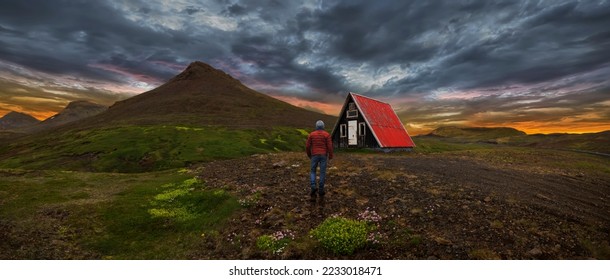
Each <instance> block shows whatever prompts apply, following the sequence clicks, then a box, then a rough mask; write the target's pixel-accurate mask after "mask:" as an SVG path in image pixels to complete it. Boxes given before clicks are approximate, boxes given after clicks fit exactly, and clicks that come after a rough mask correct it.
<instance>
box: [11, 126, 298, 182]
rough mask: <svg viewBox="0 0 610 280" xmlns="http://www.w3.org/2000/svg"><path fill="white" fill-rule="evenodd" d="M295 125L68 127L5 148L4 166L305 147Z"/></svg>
mask: <svg viewBox="0 0 610 280" xmlns="http://www.w3.org/2000/svg"><path fill="white" fill-rule="evenodd" d="M306 137H307V132H306V131H304V130H301V129H294V128H275V129H273V130H232V129H226V128H221V127H184V126H123V127H116V128H101V129H94V130H83V131H69V132H65V133H61V134H58V133H54V134H49V135H48V136H36V137H31V139H27V138H26V139H22V140H20V141H18V142H16V143H13V144H10V145H9V144H5V145H4V146H0V168H25V169H58V170H77V171H94V172H146V171H156V170H165V169H170V168H180V167H185V166H188V165H189V164H191V163H194V162H205V161H211V160H216V159H227V158H236V157H241V156H245V155H251V154H255V153H266V152H273V151H295V150H300V149H303V145H304V143H305V139H306Z"/></svg>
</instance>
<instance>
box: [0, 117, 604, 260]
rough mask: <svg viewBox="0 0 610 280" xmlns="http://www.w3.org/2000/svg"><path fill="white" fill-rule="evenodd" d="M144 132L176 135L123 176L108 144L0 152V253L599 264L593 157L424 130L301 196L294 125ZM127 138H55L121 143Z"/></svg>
mask: <svg viewBox="0 0 610 280" xmlns="http://www.w3.org/2000/svg"><path fill="white" fill-rule="evenodd" d="M164 129H166V130H171V132H172V133H167V131H163V130H164ZM155 130H158V131H161V132H159V135H166V137H167V138H168V139H162V140H159V141H150V143H149V144H146V145H151V146H155V145H157V146H160V147H163V146H162V145H164V143H174V144H165V145H168V146H170V145H171V146H172V147H174V150H173V151H175V152H173V153H170V152H164V153H161V154H160V155H159V156H158V157H157V158H155V159H156V160H155V161H154V162H155V164H154V165H150V166H152V167H150V166H148V165H145V164H144V165H142V164H135V165H134V164H132V163H129V162H133V161H129V160H126V161H125V162H126V165H124V167H121V170H120V171H122V172H131V173H119V172H115V171H118V170H112V166H113V165H112V164H111V163H110V162H112V161H110V160H109V161H108V162H106V161H104V159H105V158H106V157H109V158H111V159H112V160H115V161H116V160H118V159H121V158H122V157H121V156H120V155H117V154H113V153H112V149H110V150H107V149H109V148H108V147H110V146H112V145H109V146H108V147H98V148H97V151H102V152H100V154H99V157H98V158H97V159H96V160H93V161H91V160H85V161H81V160H82V159H81V158H79V157H75V156H68V155H82V154H86V153H87V152H89V151H88V150H84V149H83V150H78V149H79V145H77V144H76V145H69V144H65V145H63V144H62V143H59V144H57V145H56V147H57V148H55V149H50V148H48V147H47V148H41V150H40V151H44V152H45V153H49V154H47V156H41V158H40V159H53V158H55V157H56V156H57V155H64V156H65V158H68V159H71V160H65V158H64V161H65V162H66V163H67V164H65V165H59V164H58V161H45V160H40V161H39V160H31V161H28V158H27V156H26V153H25V152H24V153H22V154H19V156H16V157H13V158H12V159H13V160H15V159H16V160H19V163H18V164H17V163H14V161H13V162H11V160H10V159H7V158H5V159H4V160H3V161H2V163H1V164H2V169H0V173H1V179H0V259H302V258H305V259H608V258H610V245H609V244H608V240H610V236H609V234H610V218H609V217H610V202H609V200H610V164H609V163H610V160H609V159H608V158H607V157H604V156H599V155H591V154H584V153H576V152H571V151H556V150H550V149H536V148H530V147H511V146H503V145H494V144H484V143H456V142H450V141H443V139H437V138H426V137H424V138H420V139H415V141H416V144H418V147H417V148H416V149H415V151H414V152H411V153H399V154H393V153H390V154H382V153H375V152H359V153H348V152H339V153H337V155H336V159H335V160H333V161H332V163H331V165H330V167H329V178H328V185H327V187H328V194H327V196H326V199H325V200H323V201H321V200H317V201H315V202H311V201H310V200H309V196H308V182H307V174H308V161H307V158H306V156H305V155H304V153H303V152H290V151H291V150H298V149H299V148H300V144H299V143H301V141H302V140H303V137H304V136H303V135H302V133H301V132H300V131H298V130H294V129H293V130H289V129H280V130H278V131H280V132H277V131H276V132H277V133H276V134H274V133H273V132H268V133H267V134H248V135H247V137H241V138H239V139H244V138H247V139H248V140H247V141H245V142H237V143H238V144H236V145H239V143H244V144H243V145H244V147H254V148H252V149H251V150H245V152H243V154H242V153H238V154H230V155H229V156H226V157H224V158H223V157H221V156H220V155H222V154H223V153H218V154H214V153H210V154H209V156H207V157H195V159H196V160H192V159H190V158H189V155H192V154H190V153H192V152H193V151H195V152H196V151H197V147H198V146H197V145H196V144H195V143H197V142H198V141H200V140H201V139H199V140H197V141H192V142H189V141H188V139H192V137H195V139H197V138H196V135H197V134H196V133H197V132H194V133H193V131H191V132H192V133H189V134H185V135H182V136H181V134H180V132H181V131H185V130H183V129H182V128H176V127H155V128H154V129H153V131H155ZM133 131H135V130H132V133H135V132H133ZM189 131H190V130H189ZM113 133H117V134H113ZM138 133H140V132H138ZM141 133H144V132H141ZM208 133H209V134H208V135H222V133H226V130H222V129H217V130H213V129H210V130H209V131H208ZM119 135H126V136H124V137H118V136H119ZM129 135H130V134H129V133H128V134H126V133H125V131H120V130H119V131H118V132H117V131H104V132H103V133H94V132H90V134H85V135H81V136H80V138H78V137H77V136H76V135H72V136H70V137H71V138H69V140H70V143H79V142H78V141H89V140H91V139H94V138H95V137H102V138H104V137H106V138H104V139H107V140H108V141H110V140H112V141H114V142H112V143H113V145H119V144H120V145H125V144H126V143H129V141H132V140H130V137H129ZM278 135H279V136H278ZM287 135H292V136H294V138H289V137H288V136H287ZM242 136H243V135H242ZM134 137H135V136H134ZM224 137H226V135H225V136H224ZM287 137H288V138H287ZM152 139H155V138H152ZM172 139H173V140H172ZM288 139H292V140H288ZM66 141H68V140H66ZM108 141H106V142H108ZM172 141H175V142H172ZM201 141H202V140H201ZM41 143H44V141H42V142H41ZM175 143H184V146H180V145H177V144H175ZM270 143H271V144H270ZM273 143H275V144H273ZM289 143H292V144H289ZM39 145H47V146H52V145H50V144H49V143H46V144H39ZM282 145H283V146H282ZM81 146H86V147H92V146H90V145H81ZM128 146H129V147H132V148H133V149H134V150H135V151H138V152H137V153H141V152H139V151H140V150H141V151H150V150H148V149H149V148H148V147H144V148H142V147H139V146H138V145H135V144H132V145H128ZM155 147H156V146H155ZM176 147H177V148H176ZM32 149H36V147H32ZM139 149H140V150H139ZM159 150H161V151H168V150H172V149H166V148H160V149H159ZM276 150H283V151H282V152H277V151H276ZM53 151H54V152H56V153H57V154H52V152H53ZM9 152H10V151H7V150H5V151H4V153H5V154H6V153H9ZM134 153H136V152H134ZM38 154H41V155H43V154H44V153H38ZM224 154H225V155H226V153H224ZM138 155H140V154H138ZM125 158H126V159H129V158H127V157H125ZM172 160H175V161H172ZM191 160H192V161H191ZM37 162H38V163H39V164H40V165H36V163H37ZM40 162H42V163H40ZM45 162H46V163H45ZM136 162H140V158H138V161H136ZM127 163H129V164H127ZM10 164H15V165H14V166H11V165H10ZM20 165H24V166H25V167H27V168H25V169H24V168H23V166H20ZM180 165H181V166H180ZM116 166H121V165H116ZM147 166H148V167H147ZM69 167H71V168H69ZM147 168H148V169H147ZM67 169H72V170H67ZM337 228H339V230H337ZM322 236H329V237H330V239H331V240H330V241H331V242H328V240H326V239H324V238H322ZM333 242H334V243H333ZM333 244H334V245H333Z"/></svg>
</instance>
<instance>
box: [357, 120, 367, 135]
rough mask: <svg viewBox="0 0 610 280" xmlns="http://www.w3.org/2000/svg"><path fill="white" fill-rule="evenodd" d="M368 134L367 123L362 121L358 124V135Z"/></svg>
mask: <svg viewBox="0 0 610 280" xmlns="http://www.w3.org/2000/svg"><path fill="white" fill-rule="evenodd" d="M365 134H366V124H365V123H363V122H361V123H359V124H358V135H360V136H364V135H365Z"/></svg>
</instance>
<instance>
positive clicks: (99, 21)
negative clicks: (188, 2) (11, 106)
mask: <svg viewBox="0 0 610 280" xmlns="http://www.w3.org/2000/svg"><path fill="white" fill-rule="evenodd" d="M153 8H154V7H153ZM184 11H185V13H187V14H194V13H196V12H200V11H201V9H200V8H197V7H188V8H186V9H185V10H184ZM137 12H139V13H141V14H143V15H146V14H151V13H153V12H154V9H151V7H140V8H138V9H137ZM0 18H1V19H0V25H2V26H3V28H2V31H0V34H3V33H4V34H6V35H2V37H1V39H2V42H3V44H2V45H1V46H0V60H4V61H8V62H12V63H16V64H19V65H22V66H26V67H28V68H31V69H35V70H39V71H43V72H46V73H56V74H71V75H82V76H86V77H89V78H93V79H101V80H106V81H111V82H120V81H122V79H121V77H117V75H115V74H113V73H109V72H107V71H100V69H97V68H94V67H90V65H91V64H96V63H105V62H112V63H117V66H122V67H128V70H130V71H136V72H138V73H141V74H145V75H152V76H154V77H156V78H159V79H161V80H165V79H167V78H169V77H171V76H173V75H175V73H168V72H167V71H164V70H163V69H155V68H153V67H150V66H151V65H150V64H149V65H146V64H139V62H143V61H146V60H148V58H149V57H155V56H156V55H158V54H160V53H165V55H164V57H163V58H164V59H169V61H170V62H174V63H188V60H187V61H182V59H183V55H190V56H195V53H198V54H199V56H200V57H202V59H206V58H207V59H211V58H212V57H215V56H218V55H220V54H222V53H223V50H222V46H220V45H217V44H215V43H206V42H205V41H203V40H197V39H194V38H192V35H191V34H189V33H187V32H185V31H182V30H168V29H161V28H156V27H155V26H145V25H141V24H138V22H134V21H132V20H129V19H127V18H126V16H125V14H124V12H122V11H119V10H117V9H116V8H115V7H112V6H110V5H106V3H105V2H98V1H87V2H81V1H66V2H62V3H61V4H57V3H54V2H52V1H27V2H24V1H14V2H11V3H9V4H3V7H2V9H0ZM5 30H8V31H5ZM211 38H213V37H211ZM192 44H197V50H194V47H193V45H192ZM168 52H169V54H168ZM178 53H180V55H177V54H178ZM202 53H203V54H206V55H201V54H202ZM172 54H173V55H172ZM146 66H148V68H147V67H146Z"/></svg>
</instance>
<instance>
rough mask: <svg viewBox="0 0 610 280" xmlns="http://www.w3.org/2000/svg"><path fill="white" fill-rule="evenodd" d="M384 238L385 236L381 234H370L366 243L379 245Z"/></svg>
mask: <svg viewBox="0 0 610 280" xmlns="http://www.w3.org/2000/svg"><path fill="white" fill-rule="evenodd" d="M382 237H383V235H382V234H381V233H380V232H370V233H369V235H368V236H367V238H366V241H368V242H370V243H372V244H379V242H380V241H379V240H380V239H381V238H382Z"/></svg>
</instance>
